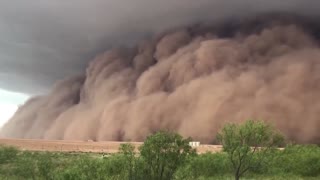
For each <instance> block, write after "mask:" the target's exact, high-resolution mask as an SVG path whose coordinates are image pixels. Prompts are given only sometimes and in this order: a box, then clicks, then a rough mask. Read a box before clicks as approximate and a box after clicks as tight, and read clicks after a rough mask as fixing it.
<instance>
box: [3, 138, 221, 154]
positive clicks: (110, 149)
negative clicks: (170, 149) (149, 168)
mask: <svg viewBox="0 0 320 180" xmlns="http://www.w3.org/2000/svg"><path fill="white" fill-rule="evenodd" d="M123 143H126V142H113V141H100V142H93V141H66V140H35V139H0V145H6V146H14V147H17V148H19V149H21V150H30V151H57V152H94V153H117V152H118V149H119V146H120V144H123ZM130 143H131V144H133V145H134V146H136V147H139V146H140V145H141V144H142V143H141V142H130ZM195 148H196V149H197V152H198V153H205V152H219V151H221V149H222V147H221V146H218V145H200V146H198V147H195Z"/></svg>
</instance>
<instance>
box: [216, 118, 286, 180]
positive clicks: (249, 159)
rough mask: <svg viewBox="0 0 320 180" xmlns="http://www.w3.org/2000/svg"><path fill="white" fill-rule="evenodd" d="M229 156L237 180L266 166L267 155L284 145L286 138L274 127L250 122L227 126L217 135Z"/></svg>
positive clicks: (259, 122) (260, 122) (258, 122)
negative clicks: (263, 165)
mask: <svg viewBox="0 0 320 180" xmlns="http://www.w3.org/2000/svg"><path fill="white" fill-rule="evenodd" d="M217 140H218V141H219V142H220V143H221V144H222V146H223V150H224V151H225V152H226V153H227V154H228V158H229V160H230V162H231V164H232V168H233V173H234V176H235V179H236V180H239V179H240V177H241V176H243V175H244V173H246V172H247V171H249V170H250V169H251V170H252V169H255V168H258V167H259V166H261V165H262V164H265V163H266V162H265V161H266V160H269V159H267V158H266V157H267V154H268V153H270V152H271V151H273V150H274V149H275V148H276V147H277V146H280V145H281V144H283V141H284V138H283V136H282V135H280V134H279V133H278V132H276V131H275V130H274V129H273V127H272V126H270V125H268V124H265V123H264V122H262V121H252V120H249V121H247V122H245V123H243V124H241V125H237V124H234V123H233V124H227V125H226V126H225V127H224V128H223V129H222V130H221V132H220V133H218V135H217Z"/></svg>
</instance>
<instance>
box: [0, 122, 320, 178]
mask: <svg viewBox="0 0 320 180" xmlns="http://www.w3.org/2000/svg"><path fill="white" fill-rule="evenodd" d="M218 140H219V141H220V142H221V143H222V144H223V146H224V151H223V152H220V153H205V154H196V153H195V151H194V150H193V149H192V148H191V147H190V146H189V145H188V143H189V141H190V139H184V138H182V137H181V136H180V135H178V134H175V133H171V132H158V133H156V134H154V135H152V136H149V137H148V138H147V139H146V141H145V143H144V144H143V145H142V146H141V147H140V148H139V149H135V147H134V146H133V145H130V144H123V145H122V146H121V147H120V149H119V150H120V151H119V153H117V154H109V155H102V154H90V153H78V154H75V153H53V152H29V151H19V150H17V149H15V148H12V147H0V179H9V180H11V179H13V180H15V179H16V180H20V179H36V180H42V179H44V180H47V179H48V180H50V179H54V180H55V179H57V180H85V179H90V180H91V179H97V180H100V179H101V180H102V179H111V180H123V179H128V180H144V179H148V180H149V179H150V180H162V179H166V180H167V179H168V180H170V179H176V180H185V179H186V180H194V179H196V180H207V179H208V180H209V179H235V178H237V177H235V172H236V170H237V169H236V170H235V167H236V168H239V166H241V167H240V168H239V169H240V170H241V171H244V169H246V171H245V173H243V174H240V176H241V175H242V176H241V179H277V180H278V179H311V180H312V179H314V180H316V179H319V178H320V147H319V146H316V145H287V146H285V147H284V149H283V150H280V149H276V148H274V147H275V145H277V144H279V143H281V142H282V138H281V136H279V135H278V133H277V132H275V131H274V130H273V129H272V127H270V126H269V125H266V124H264V123H262V122H253V121H248V122H246V123H244V124H241V125H236V124H228V125H226V126H225V128H224V129H222V131H221V132H220V133H219V134H218ZM255 147H259V148H255ZM255 149H256V150H255ZM235 152H237V153H235ZM235 154H237V155H238V157H237V156H236V155H235ZM231 157H232V158H231ZM239 157H240V159H241V160H240V159H239ZM240 164H241V165H240ZM240 176H239V177H240Z"/></svg>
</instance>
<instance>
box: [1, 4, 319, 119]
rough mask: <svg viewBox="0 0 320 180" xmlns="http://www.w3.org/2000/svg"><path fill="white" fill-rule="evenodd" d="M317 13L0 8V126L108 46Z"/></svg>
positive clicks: (275, 7)
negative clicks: (269, 15) (201, 26)
mask: <svg viewBox="0 0 320 180" xmlns="http://www.w3.org/2000/svg"><path fill="white" fill-rule="evenodd" d="M319 5H320V3H319V0H1V1H0V88H1V89H5V90H6V91H2V90H1V91H0V104H1V109H0V113H1V115H0V116H2V117H1V118H0V119H6V118H7V116H8V115H7V114H10V113H9V112H12V111H14V110H15V109H16V107H17V105H18V104H20V103H22V102H24V101H25V99H26V98H27V97H28V96H30V95H35V94H41V93H45V92H46V91H48V90H49V89H50V87H51V86H52V85H53V83H54V82H55V81H57V80H59V79H62V78H64V77H66V76H70V75H76V74H78V73H83V72H84V68H85V66H86V64H87V62H88V61H89V60H90V59H91V58H92V57H94V55H95V54H97V53H98V52H102V51H104V50H106V49H108V48H110V47H111V46H118V45H121V44H131V43H133V42H136V41H138V40H139V39H142V38H145V37H147V36H149V35H150V34H153V33H155V32H158V31H162V30H165V29H168V28H171V27H175V26H179V25H184V24H189V23H193V22H199V21H208V20H210V21H215V20H217V19H221V18H227V17H239V16H243V15H247V14H255V13H257V12H278V11H281V12H298V13H303V14H315V13H318V8H319ZM10 92H19V93H23V94H25V95H22V94H12V93H10ZM11 114H12V113H11ZM0 123H1V122H0Z"/></svg>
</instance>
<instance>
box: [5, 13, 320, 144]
mask: <svg viewBox="0 0 320 180" xmlns="http://www.w3.org/2000/svg"><path fill="white" fill-rule="evenodd" d="M293 19H296V18H293ZM314 28H315V25H312V24H308V23H305V21H298V20H294V21H292V20H290V18H282V17H277V16H271V17H261V18H258V19H256V20H241V21H232V22H230V23H223V24H220V25H217V24H216V25H197V26H190V27H188V28H180V29H176V30H172V31H169V32H167V33H163V34H162V35H159V36H157V37H156V38H154V39H152V40H149V41H144V42H142V43H140V44H139V45H138V46H137V47H136V48H127V49H112V50H109V51H107V52H105V53H103V54H100V55H98V56H97V57H96V58H95V59H94V60H92V61H91V63H90V64H89V66H88V68H87V70H86V74H85V76H84V77H77V78H71V79H68V80H65V81H62V82H60V83H58V84H57V85H56V87H55V88H54V90H53V91H52V92H51V93H50V94H48V95H47V96H43V97H36V98H33V99H31V100H29V101H28V102H27V103H26V104H25V105H24V106H22V107H21V108H20V109H19V110H18V112H17V113H16V114H15V116H14V117H13V118H12V119H11V120H10V121H9V122H8V123H7V124H6V125H5V126H4V127H3V129H2V132H1V135H2V136H3V137H14V138H44V139H68V140H87V139H94V140H99V141H100V140H132V141H141V140H143V139H144V138H145V137H146V136H147V135H148V134H150V133H153V132H155V131H158V130H161V129H168V130H174V131H177V132H179V133H181V134H182V135H184V136H191V137H193V138H194V139H196V140H200V141H202V142H204V143H208V142H212V141H214V139H215V135H216V133H217V131H218V130H219V129H220V128H221V127H222V126H223V124H224V123H226V122H241V121H244V120H246V119H248V118H253V119H262V120H265V121H268V122H271V123H273V124H274V125H275V126H276V127H277V128H279V129H280V130H281V131H282V132H283V133H284V134H285V135H286V136H287V137H288V138H289V139H291V140H295V141H297V142H305V143H308V142H315V143H320V131H319V129H320V120H319V118H320V116H319V115H320V114H319V113H320V71H319V70H320V48H319V41H318V39H317V37H316V36H317V34H316V33H315V32H316V31H315V30H314Z"/></svg>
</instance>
